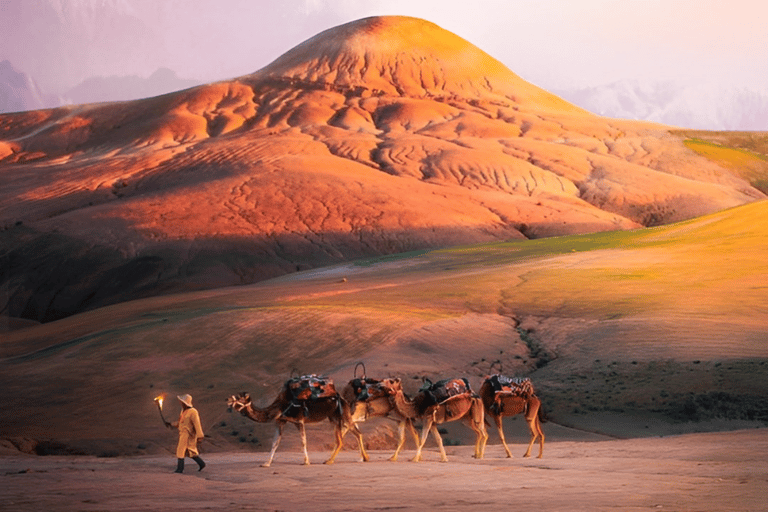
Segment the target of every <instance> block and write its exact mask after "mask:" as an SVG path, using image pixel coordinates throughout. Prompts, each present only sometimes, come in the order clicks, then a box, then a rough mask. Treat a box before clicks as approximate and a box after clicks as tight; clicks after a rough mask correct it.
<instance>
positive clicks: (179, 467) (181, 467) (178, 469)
mask: <svg viewBox="0 0 768 512" xmlns="http://www.w3.org/2000/svg"><path fill="white" fill-rule="evenodd" d="M183 472H184V459H176V471H174V473H183Z"/></svg>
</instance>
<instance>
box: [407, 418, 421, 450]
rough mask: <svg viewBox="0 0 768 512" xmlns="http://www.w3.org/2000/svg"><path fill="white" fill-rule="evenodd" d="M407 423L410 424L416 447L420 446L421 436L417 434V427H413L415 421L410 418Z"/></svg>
mask: <svg viewBox="0 0 768 512" xmlns="http://www.w3.org/2000/svg"><path fill="white" fill-rule="evenodd" d="M405 421H406V422H407V423H408V428H409V429H411V435H412V436H413V444H414V446H419V434H418V433H417V432H416V427H414V426H413V420H412V419H410V418H409V419H407V420H405Z"/></svg>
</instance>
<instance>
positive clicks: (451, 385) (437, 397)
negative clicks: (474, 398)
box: [424, 377, 472, 404]
mask: <svg viewBox="0 0 768 512" xmlns="http://www.w3.org/2000/svg"><path fill="white" fill-rule="evenodd" d="M424 393H425V394H426V395H428V396H429V397H430V398H431V400H430V401H431V402H432V403H435V404H439V403H441V402H444V401H446V400H448V399H449V398H451V397H454V396H456V395H463V394H466V393H472V388H471V387H470V386H469V381H468V380H467V379H465V378H464V377H461V378H457V379H443V380H439V381H437V382H435V383H434V384H431V385H430V386H428V387H427V388H426V389H424Z"/></svg>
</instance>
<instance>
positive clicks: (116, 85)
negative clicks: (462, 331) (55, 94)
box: [65, 68, 200, 104]
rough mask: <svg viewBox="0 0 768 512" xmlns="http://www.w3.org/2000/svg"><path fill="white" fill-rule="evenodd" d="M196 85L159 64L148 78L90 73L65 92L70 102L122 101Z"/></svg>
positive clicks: (193, 81) (194, 82) (196, 83)
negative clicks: (88, 76) (159, 67)
mask: <svg viewBox="0 0 768 512" xmlns="http://www.w3.org/2000/svg"><path fill="white" fill-rule="evenodd" d="M195 85H200V83H199V82H197V81H195V80H185V79H183V78H179V77H178V76H177V75H176V73H175V72H174V71H172V70H170V69H167V68H161V69H158V70H157V71H155V72H154V73H152V74H151V75H150V76H149V77H148V78H142V77H139V76H135V75H132V76H109V77H91V78H88V79H87V80H85V81H84V82H83V83H81V84H80V85H78V86H76V87H73V88H72V89H70V90H69V91H67V92H66V93H65V96H66V98H67V100H68V101H69V102H71V103H75V104H78V103H95V102H100V101H125V100H135V99H140V98H148V97H150V96H158V95H160V94H165V93H168V92H174V91H180V90H182V89H188V88H190V87H194V86H195Z"/></svg>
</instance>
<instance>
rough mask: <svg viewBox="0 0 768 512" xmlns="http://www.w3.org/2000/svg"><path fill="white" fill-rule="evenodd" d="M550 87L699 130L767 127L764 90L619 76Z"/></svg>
mask: <svg viewBox="0 0 768 512" xmlns="http://www.w3.org/2000/svg"><path fill="white" fill-rule="evenodd" d="M552 92H554V93H555V94H557V95H558V96H560V97H562V98H563V99H566V100H568V101H570V102H572V103H574V104H576V105H578V106H580V107H582V108H584V109H586V110H589V111H590V112H593V113H595V114H598V115H601V116H606V117H615V118H622V119H638V120H645V121H655V122H659V123H663V124H668V125H673V126H680V127H684V128H695V129H702V130H760V131H766V130H768V90H762V91H761V90H755V89H746V88H733V87H726V86H717V85H695V86H682V85H679V84H676V83H673V82H656V83H641V82H638V81H622V82H613V83H610V84H606V85H601V86H595V87H586V88H579V89H558V90H553V91H552Z"/></svg>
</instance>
